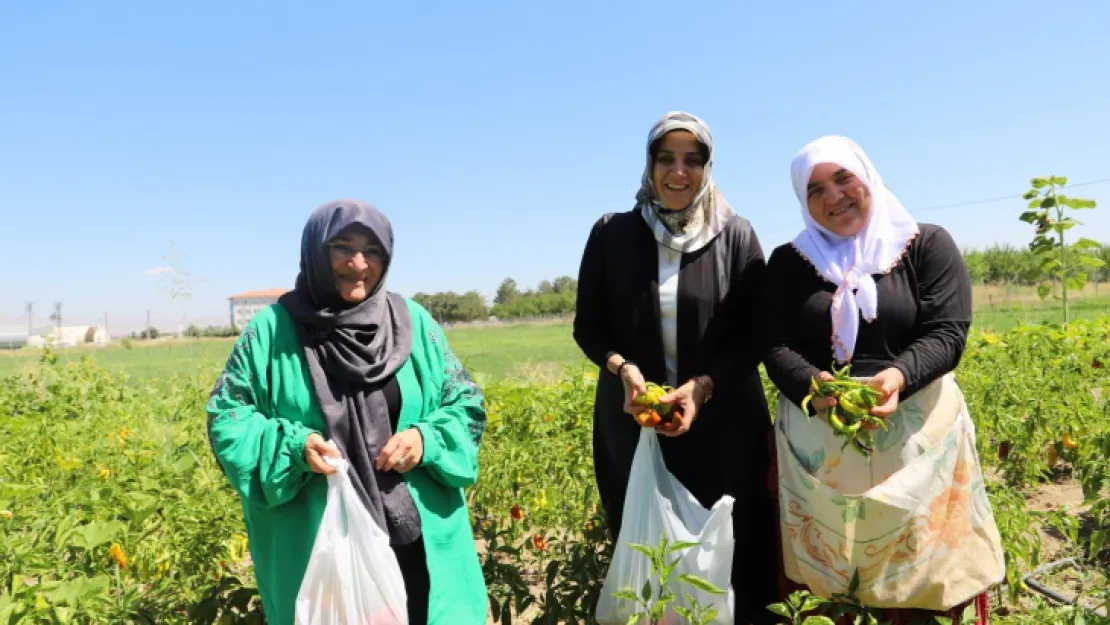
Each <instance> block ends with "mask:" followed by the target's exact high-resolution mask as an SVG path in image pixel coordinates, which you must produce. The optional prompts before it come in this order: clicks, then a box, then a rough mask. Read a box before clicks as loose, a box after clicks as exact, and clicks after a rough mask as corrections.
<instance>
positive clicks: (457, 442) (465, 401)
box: [416, 320, 486, 488]
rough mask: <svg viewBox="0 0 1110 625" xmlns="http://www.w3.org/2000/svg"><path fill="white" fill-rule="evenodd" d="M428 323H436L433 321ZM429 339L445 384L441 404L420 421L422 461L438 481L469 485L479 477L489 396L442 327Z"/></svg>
mask: <svg viewBox="0 0 1110 625" xmlns="http://www.w3.org/2000/svg"><path fill="white" fill-rule="evenodd" d="M428 323H430V324H434V322H431V321H430V320H429V321H428ZM428 340H429V341H430V342H431V343H432V344H433V345H434V346H435V348H436V353H438V355H439V359H440V361H441V362H442V366H443V384H442V387H441V389H440V394H439V407H438V408H436V409H435V410H433V411H431V412H430V413H429V414H427V415H425V416H424V417H423V418H421V420H420V421H419V422H417V424H416V427H417V428H418V429H419V430H420V435H421V436H422V437H423V439H424V457H423V458H422V459H421V461H420V463H421V465H422V466H425V467H428V469H429V470H430V472H431V474H432V477H434V478H435V479H436V480H437V481H439V482H441V483H443V484H445V485H447V486H451V487H455V488H465V487H467V486H470V485H472V484H474V482H475V481H476V480H477V479H478V446H479V445H480V444H481V441H482V433H483V432H484V430H485V425H486V409H485V397H484V395H483V394H482V391H481V389H480V388H479V387H478V385H477V384H476V383H475V382H474V380H473V378H471V377H470V374H469V373H467V371H466V369H465V367H463V365H462V363H461V362H459V359H458V358H457V357H456V356H455V354H454V352H452V351H451V347H450V346H449V345H448V344H447V338H446V337H445V336H444V334H443V331H442V330H441V329H440V328H439V326H436V325H432V329H431V330H429V332H428Z"/></svg>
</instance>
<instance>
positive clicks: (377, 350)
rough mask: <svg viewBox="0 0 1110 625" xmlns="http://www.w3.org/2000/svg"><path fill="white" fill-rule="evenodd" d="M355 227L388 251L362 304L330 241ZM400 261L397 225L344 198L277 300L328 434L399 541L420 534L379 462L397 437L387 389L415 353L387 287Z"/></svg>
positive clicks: (312, 233)
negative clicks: (342, 283)
mask: <svg viewBox="0 0 1110 625" xmlns="http://www.w3.org/2000/svg"><path fill="white" fill-rule="evenodd" d="M351 226H362V227H363V228H365V229H366V230H368V231H369V233H370V235H371V237H372V238H373V239H376V243H378V244H379V245H381V247H382V249H383V251H384V252H385V259H384V262H383V268H382V275H381V279H380V280H379V281H378V284H377V285H375V286H374V288H373V290H372V291H371V293H370V296H369V297H368V298H366V299H365V300H363V301H361V302H358V303H354V304H352V303H349V302H346V301H345V300H343V299H342V298H341V297H340V295H339V291H338V289H337V287H336V280H335V275H334V274H333V272H332V269H331V262H330V259H329V252H328V248H327V243H328V242H329V241H331V240H333V239H335V238H336V237H337V236H339V235H340V234H341V233H343V232H344V231H345V230H346V229H347V228H350V227H351ZM392 259H393V227H392V226H391V225H390V223H389V219H387V218H386V216H385V215H383V214H382V213H381V212H380V211H378V210H377V209H376V208H374V207H373V206H371V205H369V204H367V203H365V202H362V201H359V200H337V201H334V202H329V203H327V204H324V205H323V206H321V207H319V208H317V209H316V210H315V211H313V213H312V215H311V216H310V217H309V218H308V223H306V224H305V227H304V233H303V235H302V236H301V270H300V274H299V275H298V276H297V282H296V285H295V287H294V288H293V290H292V291H290V292H288V293H286V294H285V295H283V296H282V297H281V299H280V300H278V302H279V303H280V304H281V305H282V306H283V307H284V308H285V309H286V310H288V311H289V313H290V314H291V315H292V316H293V318H294V320H295V321H296V322H297V324H296V325H297V329H298V335H299V337H300V339H301V344H302V345H303V346H304V352H305V359H306V360H307V362H308V368H309V372H310V373H311V376H312V383H313V387H314V390H315V392H316V396H317V398H318V400H319V402H320V408H321V410H322V412H323V414H324V420H325V422H326V424H327V427H328V435H329V437H330V439H331V441H332V442H333V443H335V445H336V446H337V447H338V448H339V451H340V453H342V454H343V457H344V458H346V459H347V460H348V461H349V462H350V464H351V470H352V475H351V478H352V481H353V482H354V485H355V489H356V490H357V491H358V493H359V496H360V498H361V499H362V501H363V503H364V504H365V505H366V507H367V508H368V509H369V510H370V514H371V516H373V517H374V520H375V521H376V522H377V523H378V525H379V526H380V527H382V528H383V529H385V530H386V531H388V532H389V535H390V539H391V542H392V543H393V544H400V545H404V544H408V543H411V542H412V541H414V540H416V539H417V538H418V537H419V536H420V517H419V514H418V512H417V510H416V506H415V503H414V502H413V500H412V495H411V494H410V493H409V491H408V487H407V485H406V484H405V480H404V477H403V476H402V475H401V474H400V473H397V472H396V471H385V472H382V471H378V470H377V469H375V468H374V459H375V458H376V457H377V455H378V453H380V452H381V450H382V447H384V446H385V444H386V442H387V441H388V440H389V438H390V437H391V436H392V435H393V431H392V429H393V428H392V425H391V423H390V419H389V407H388V405H387V402H386V399H385V394H384V393H383V391H382V389H383V388H384V385H385V383H387V382H388V381H389V380H390V378H391V377H392V376H393V375H394V374H395V373H396V372H397V370H398V369H400V368H401V366H402V365H403V364H404V363H405V361H407V360H408V357H409V354H410V353H411V351H412V338H413V337H412V319H411V318H410V317H409V313H408V307H407V306H406V305H405V302H404V300H402V299H401V297H400V296H398V295H396V294H394V293H390V292H388V291H387V290H386V288H385V278H386V275H388V273H389V266H390V264H391V261H392Z"/></svg>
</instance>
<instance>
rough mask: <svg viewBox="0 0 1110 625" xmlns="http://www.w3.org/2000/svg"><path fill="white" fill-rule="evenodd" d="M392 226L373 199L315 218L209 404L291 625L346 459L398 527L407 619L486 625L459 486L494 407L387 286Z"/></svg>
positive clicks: (363, 493)
mask: <svg viewBox="0 0 1110 625" xmlns="http://www.w3.org/2000/svg"><path fill="white" fill-rule="evenodd" d="M392 257H393V229H392V227H391V225H390V223H389V220H388V219H387V218H386V217H385V215H383V214H382V213H380V212H379V211H378V210H377V209H375V208H374V207H372V206H370V205H369V204H366V203H364V202H360V201H355V200H341V201H336V202H331V203H328V204H325V205H323V206H321V207H320V208H318V209H316V211H315V212H313V213H312V216H311V217H310V218H309V220H308V223H307V224H306V225H305V228H304V233H303V236H302V239H301V264H300V275H298V276H297V281H296V285H295V288H294V289H293V290H292V291H290V292H289V293H287V294H285V295H284V296H282V298H281V299H280V300H279V301H278V303H277V304H275V305H273V306H270V307H268V308H265V309H263V310H261V311H259V312H258V313H257V314H256V315H255V316H254V318H252V319H251V321H250V323H249V324H248V325H247V327H246V328H245V329H244V330H243V333H242V335H241V336H240V337H239V340H238V342H237V343H236V344H235V347H234V348H233V349H232V352H231V356H230V357H229V359H228V361H227V366H226V368H225V369H224V372H223V374H222V375H221V376H220V378H219V380H218V382H217V383H216V386H215V389H214V390H213V391H212V396H211V398H210V399H209V401H208V410H207V411H208V436H209V440H210V441H211V444H212V451H213V453H214V454H215V456H216V459H217V461H218V462H219V465H220V467H221V468H222V470H223V472H224V474H225V475H226V476H227V479H228V480H229V481H230V482H231V485H232V487H233V488H234V489H235V491H236V492H237V493H238V494H239V497H240V499H241V501H242V507H243V517H244V521H245V524H246V529H247V535H248V537H249V540H250V552H251V557H252V559H253V561H254V569H255V576H256V578H257V581H258V590H259V593H260V594H261V596H262V605H263V609H264V610H265V613H266V618H267V621H268V622H269V623H271V624H273V625H292V623H293V622H294V618H293V615H294V603H295V600H296V597H297V591H298V590H299V588H300V585H301V579H302V577H303V575H304V571H305V569H306V567H307V565H308V559H309V555H310V553H311V551H312V545H313V542H314V539H315V536H316V530H317V527H318V526H319V524H320V519H321V516H322V514H323V511H324V507H325V505H326V503H327V480H326V478H325V477H324V476H325V475H326V474H329V473H331V472H333V471H334V470H335V469H333V468H332V467H331V465H330V464H328V463H327V462H325V461H324V460H323V457H324V456H341V457H343V458H346V459H347V460H348V462H349V463H350V476H351V479H352V481H353V482H354V484H355V488H356V490H357V491H358V493H359V496H360V499H361V500H362V502H363V503H364V504H365V505H366V507H367V509H368V510H369V511H370V514H371V516H372V517H373V518H374V520H375V521H376V522H377V523H378V525H379V526H380V527H381V528H383V529H384V530H385V531H387V532H388V533H389V536H390V544H391V546H392V547H393V550H394V553H396V554H397V560H398V562H399V563H400V565H401V572H402V574H403V576H404V580H405V587H406V591H407V594H408V602H409V606H408V609H409V623H410V625H420V624H422V623H432V624H436V623H452V624H461V625H469V624H471V623H473V624H475V625H480V624H484V623H485V622H486V587H485V581H484V579H483V577H482V570H481V565H480V564H479V562H478V554H477V551H476V550H475V547H474V538H473V532H472V528H471V525H470V516H469V512H468V510H467V507H466V498H465V496H464V494H463V489H464V488H466V487H468V486H471V485H472V484H474V482H475V480H476V479H477V474H478V445H479V443H480V441H481V436H482V431H483V428H484V426H485V408H484V398H483V396H482V392H481V390H480V389H479V388H478V386H477V385H476V384H475V383H474V382H473V380H472V379H471V378H470V377H469V376H468V375H467V373H466V371H465V369H463V367H462V365H461V364H460V363H459V360H458V359H457V358H456V357H455V355H454V354H453V353H452V352H451V349H450V347H448V345H447V339H446V338H445V337H444V334H443V330H442V329H441V328H440V327H439V326H438V325H437V324H436V322H435V321H434V320H433V319H432V318H431V316H430V315H429V314H428V312H427V311H426V310H424V309H423V308H422V307H421V306H420V305H419V304H417V303H415V302H413V301H411V300H408V299H405V298H402V297H401V296H399V295H396V294H394V293H390V292H388V291H386V289H385V286H384V285H385V276H386V273H387V272H388V269H389V265H390V259H391V258H392Z"/></svg>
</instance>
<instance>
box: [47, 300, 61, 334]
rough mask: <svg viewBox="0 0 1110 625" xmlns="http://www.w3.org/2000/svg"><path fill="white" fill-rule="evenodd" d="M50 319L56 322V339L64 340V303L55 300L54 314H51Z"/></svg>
mask: <svg viewBox="0 0 1110 625" xmlns="http://www.w3.org/2000/svg"><path fill="white" fill-rule="evenodd" d="M50 320H51V321H53V322H54V340H55V341H60V340H62V303H61V302H54V314H53V315H50Z"/></svg>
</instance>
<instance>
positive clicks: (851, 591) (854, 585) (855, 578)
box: [848, 569, 859, 597]
mask: <svg viewBox="0 0 1110 625" xmlns="http://www.w3.org/2000/svg"><path fill="white" fill-rule="evenodd" d="M857 590H859V569H856V570H855V571H854V572H852V582H851V583H850V584H848V596H849V597H852V596H855V594H856V591H857Z"/></svg>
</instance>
